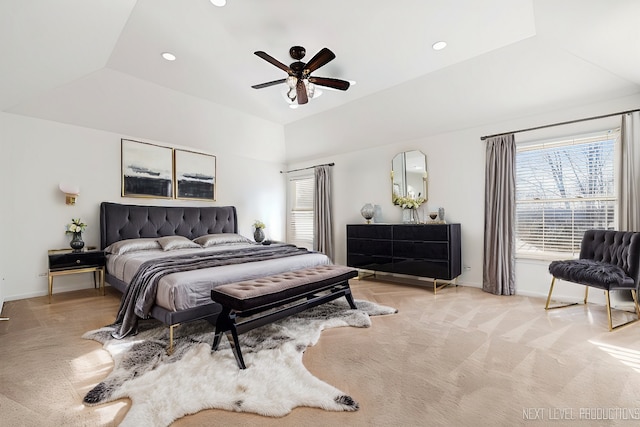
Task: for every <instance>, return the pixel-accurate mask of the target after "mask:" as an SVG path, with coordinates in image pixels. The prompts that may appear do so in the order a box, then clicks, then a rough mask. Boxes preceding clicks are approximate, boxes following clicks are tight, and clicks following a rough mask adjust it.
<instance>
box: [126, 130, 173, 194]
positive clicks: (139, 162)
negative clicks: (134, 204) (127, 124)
mask: <svg viewBox="0 0 640 427" xmlns="http://www.w3.org/2000/svg"><path fill="white" fill-rule="evenodd" d="M121 172H122V173H121V177H122V181H121V182H122V191H121V195H122V197H153V198H160V199H171V198H173V197H174V180H173V149H172V148H171V147H163V146H161V145H155V144H149V143H147V142H140V141H133V140H131V139H124V138H123V139H121Z"/></svg>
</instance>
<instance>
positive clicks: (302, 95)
mask: <svg viewBox="0 0 640 427" xmlns="http://www.w3.org/2000/svg"><path fill="white" fill-rule="evenodd" d="M296 94H297V98H298V104H306V103H307V102H309V97H308V96H307V87H306V86H305V85H304V82H303V81H302V80H298V83H297V84H296Z"/></svg>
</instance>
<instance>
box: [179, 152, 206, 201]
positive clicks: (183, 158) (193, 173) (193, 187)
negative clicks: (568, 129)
mask: <svg viewBox="0 0 640 427" xmlns="http://www.w3.org/2000/svg"><path fill="white" fill-rule="evenodd" d="M173 165H174V167H173V180H174V182H175V198H176V199H187V200H207V201H211V202H213V201H215V200H216V156H214V155H212V154H205V153H198V152H195V151H187V150H180V149H177V148H175V149H174V150H173Z"/></svg>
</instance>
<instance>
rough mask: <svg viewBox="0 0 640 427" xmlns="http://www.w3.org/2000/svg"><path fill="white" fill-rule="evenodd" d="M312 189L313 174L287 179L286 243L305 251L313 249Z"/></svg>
mask: <svg viewBox="0 0 640 427" xmlns="http://www.w3.org/2000/svg"><path fill="white" fill-rule="evenodd" d="M313 187H314V177H313V174H311V175H308V174H307V175H303V176H295V177H290V178H289V191H288V194H289V221H288V227H287V242H289V243H291V244H294V245H296V246H299V247H303V248H307V249H313Z"/></svg>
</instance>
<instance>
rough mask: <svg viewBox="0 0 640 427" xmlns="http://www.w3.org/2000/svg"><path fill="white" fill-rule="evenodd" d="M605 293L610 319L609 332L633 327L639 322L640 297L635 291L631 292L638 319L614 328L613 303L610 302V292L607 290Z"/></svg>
mask: <svg viewBox="0 0 640 427" xmlns="http://www.w3.org/2000/svg"><path fill="white" fill-rule="evenodd" d="M604 293H605V295H606V297H607V317H608V318H609V332H611V331H613V330H615V329H618V328H621V327H623V326H627V325H631V324H632V323H636V322H637V321H638V320H640V309H639V308H638V296H637V295H636V291H635V290H631V296H632V297H633V305H634V307H635V310H636V318H635V319H631V320H629V321H628V322H625V323H621V324H619V325H616V326H613V323H612V322H611V302H610V300H609V291H607V290H605V291H604Z"/></svg>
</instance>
